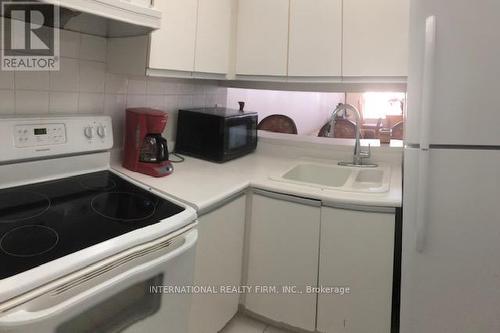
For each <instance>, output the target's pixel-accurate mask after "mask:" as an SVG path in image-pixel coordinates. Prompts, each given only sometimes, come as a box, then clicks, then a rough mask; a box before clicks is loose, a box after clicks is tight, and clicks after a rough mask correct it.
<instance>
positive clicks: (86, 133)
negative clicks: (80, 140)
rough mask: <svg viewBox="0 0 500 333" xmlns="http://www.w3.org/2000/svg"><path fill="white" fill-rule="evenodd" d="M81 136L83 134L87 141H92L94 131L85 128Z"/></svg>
mask: <svg viewBox="0 0 500 333" xmlns="http://www.w3.org/2000/svg"><path fill="white" fill-rule="evenodd" d="M83 134H85V136H86V137H87V139H92V138H93V137H94V129H93V128H92V126H87V127H85V129H84V130H83Z"/></svg>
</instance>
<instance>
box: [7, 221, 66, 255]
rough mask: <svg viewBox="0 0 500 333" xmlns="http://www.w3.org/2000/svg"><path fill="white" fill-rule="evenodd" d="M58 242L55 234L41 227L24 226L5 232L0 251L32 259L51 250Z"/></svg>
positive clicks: (57, 236)
mask: <svg viewBox="0 0 500 333" xmlns="http://www.w3.org/2000/svg"><path fill="white" fill-rule="evenodd" d="M58 242H59V235H58V234H57V232H56V231H55V230H54V229H52V228H49V227H46V226H43V225H25V226H22V227H18V228H15V229H12V230H10V231H9V232H7V233H6V234H5V235H3V237H2V238H1V239H0V249H1V250H2V251H3V252H5V253H6V254H8V255H11V256H14V257H34V256H37V255H40V254H43V253H46V252H49V251H50V250H52V249H53V248H54V247H55V246H56V245H57V243H58Z"/></svg>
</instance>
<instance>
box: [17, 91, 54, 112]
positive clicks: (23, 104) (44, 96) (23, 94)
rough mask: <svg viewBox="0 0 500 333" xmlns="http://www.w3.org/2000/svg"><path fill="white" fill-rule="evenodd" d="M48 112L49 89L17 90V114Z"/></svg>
mask: <svg viewBox="0 0 500 333" xmlns="http://www.w3.org/2000/svg"><path fill="white" fill-rule="evenodd" d="M48 112H49V92H48V91H37V90H16V113H17V114H47V113H48Z"/></svg>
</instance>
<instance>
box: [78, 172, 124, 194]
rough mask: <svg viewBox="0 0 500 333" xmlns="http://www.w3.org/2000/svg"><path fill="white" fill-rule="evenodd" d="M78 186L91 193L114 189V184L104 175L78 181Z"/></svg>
mask: <svg viewBox="0 0 500 333" xmlns="http://www.w3.org/2000/svg"><path fill="white" fill-rule="evenodd" d="M80 185H81V186H82V187H83V188H85V189H87V190H93V191H108V190H112V189H114V188H115V187H116V183H115V182H114V181H113V180H112V179H110V178H109V177H107V176H105V175H104V176H103V175H98V176H90V177H87V178H84V179H82V180H80Z"/></svg>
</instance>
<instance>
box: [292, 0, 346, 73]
mask: <svg viewBox="0 0 500 333" xmlns="http://www.w3.org/2000/svg"><path fill="white" fill-rule="evenodd" d="M289 41H290V45H289V52H288V53H289V55H288V57H289V58H288V75H289V76H336V77H340V76H341V75H342V66H341V65H342V0H316V1H311V0H290V36H289Z"/></svg>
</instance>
